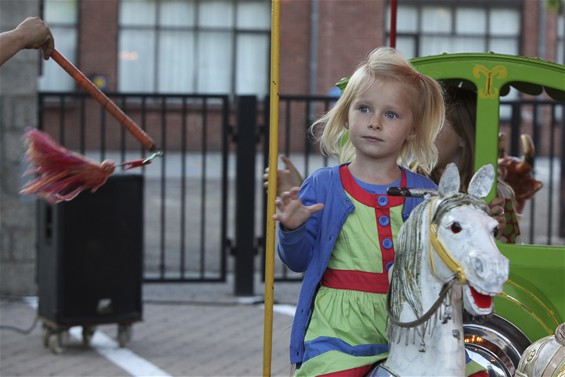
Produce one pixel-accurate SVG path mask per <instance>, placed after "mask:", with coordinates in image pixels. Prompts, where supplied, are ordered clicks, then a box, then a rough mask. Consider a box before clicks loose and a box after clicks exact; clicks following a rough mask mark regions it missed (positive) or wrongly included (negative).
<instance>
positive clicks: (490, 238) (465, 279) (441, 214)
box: [430, 164, 509, 315]
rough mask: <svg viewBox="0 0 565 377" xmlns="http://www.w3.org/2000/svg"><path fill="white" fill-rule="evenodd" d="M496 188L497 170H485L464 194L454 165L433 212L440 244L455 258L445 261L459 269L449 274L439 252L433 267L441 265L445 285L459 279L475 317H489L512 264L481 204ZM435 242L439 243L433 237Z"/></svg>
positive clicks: (445, 177)
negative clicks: (461, 191)
mask: <svg viewBox="0 0 565 377" xmlns="http://www.w3.org/2000/svg"><path fill="white" fill-rule="evenodd" d="M493 182H494V168H493V166H492V165H485V166H483V167H482V168H481V169H479V170H478V171H477V173H475V175H474V176H473V178H472V179H471V182H470V183H469V188H468V192H467V194H461V193H459V171H458V169H457V167H456V166H455V165H454V164H450V165H449V166H448V167H447V169H446V171H445V173H444V175H443V176H442V178H441V180H440V183H439V199H438V200H436V201H435V203H434V206H435V208H433V209H430V210H434V211H435V213H434V218H433V220H432V224H434V225H435V229H436V230H437V239H438V240H441V243H442V244H443V245H444V247H445V250H446V252H447V253H448V254H449V255H450V256H451V257H448V258H447V259H446V260H447V261H450V262H451V266H455V269H456V271H453V270H452V268H449V266H450V263H449V262H448V263H447V264H446V263H441V260H440V259H442V258H441V257H440V256H441V252H439V253H438V252H437V251H438V250H436V253H435V254H434V261H437V262H439V263H438V264H439V266H438V268H437V269H438V271H437V272H438V273H437V274H436V277H437V278H438V279H440V280H442V281H444V282H445V281H446V279H449V278H450V276H451V275H452V274H453V273H454V272H456V273H457V274H458V278H459V282H460V283H461V284H463V285H464V288H463V293H464V295H463V298H464V307H465V309H466V310H467V311H468V312H469V313H470V314H472V315H487V314H490V313H491V312H492V310H493V306H492V296H496V295H497V294H499V293H501V292H502V287H503V285H504V283H505V282H506V280H507V279H508V266H509V263H508V259H506V258H505V257H504V256H503V255H502V254H501V253H500V251H499V250H498V247H497V246H496V242H495V235H496V231H497V226H498V222H497V221H496V220H494V219H493V218H492V217H491V216H490V211H489V209H488V206H487V205H486V204H485V203H484V201H483V200H482V199H483V198H485V197H486V196H487V194H488V193H489V191H490V189H491V187H492V184H493ZM430 238H431V239H432V240H434V235H433V234H431V235H430ZM439 247H441V246H439ZM437 248H438V247H437V245H436V249H437ZM446 260H444V262H445V261H446ZM440 266H441V267H440ZM445 267H448V268H447V271H446V268H445Z"/></svg>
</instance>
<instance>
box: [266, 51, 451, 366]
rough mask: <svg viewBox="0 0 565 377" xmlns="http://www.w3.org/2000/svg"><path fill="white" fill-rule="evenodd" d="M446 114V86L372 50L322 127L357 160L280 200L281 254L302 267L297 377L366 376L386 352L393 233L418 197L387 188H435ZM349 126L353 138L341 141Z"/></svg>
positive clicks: (332, 145)
mask: <svg viewBox="0 0 565 377" xmlns="http://www.w3.org/2000/svg"><path fill="white" fill-rule="evenodd" d="M443 121H444V102H443V96H442V90H441V87H440V85H439V84H438V83H437V82H436V81H434V80H433V79H431V78H429V77H426V76H423V75H421V74H419V73H418V72H417V71H416V70H415V69H414V68H413V67H412V66H411V65H410V63H409V62H408V61H407V60H406V59H404V58H403V57H402V56H400V55H399V54H398V53H397V52H396V51H395V50H393V49H391V48H379V49H376V50H374V51H372V52H371V53H370V54H369V56H368V58H367V60H366V61H365V62H363V63H362V64H361V65H360V66H359V68H358V69H357V70H356V71H355V73H354V74H353V76H352V77H351V79H350V81H349V83H348V85H347V87H346V88H345V91H344V93H343V95H342V96H341V97H340V99H339V100H338V102H337V103H336V105H335V106H334V107H333V108H332V109H331V110H330V111H329V112H328V113H327V114H326V115H324V116H323V117H322V118H321V119H319V120H318V121H317V122H315V123H314V125H313V126H312V127H314V128H317V127H323V132H322V134H321V137H320V146H321V149H322V152H323V153H325V154H335V155H338V154H339V152H340V148H343V150H342V151H341V159H342V160H344V161H351V163H344V164H341V165H339V166H334V167H327V168H321V169H319V170H317V171H315V172H314V173H313V174H312V175H311V176H310V177H308V178H307V179H306V180H305V181H304V183H303V185H302V187H301V188H300V189H299V188H297V187H296V188H293V189H291V190H290V191H289V192H285V193H283V194H282V195H281V197H280V198H279V200H277V208H278V213H277V214H276V215H274V219H275V220H277V221H279V222H280V227H279V233H278V236H279V243H278V253H279V256H280V258H281V260H282V261H283V262H284V263H285V264H286V265H287V266H288V267H289V268H290V269H291V270H293V271H297V272H304V273H305V274H304V280H303V283H302V287H301V292H300V296H299V300H298V305H297V309H296V314H295V317H294V324H293V327H292V334H291V345H290V358H291V363H293V364H296V368H297V369H296V375H297V376H318V375H334V376H337V375H339V376H345V375H347V376H357V375H358V376H362V375H364V374H366V373H367V372H368V371H369V370H370V369H371V367H372V366H373V364H374V363H375V362H377V361H379V360H382V359H384V358H385V357H386V351H387V348H388V347H387V337H386V311H385V301H386V292H387V290H388V274H387V267H388V265H390V263H392V261H393V259H394V243H395V240H396V235H397V232H398V230H399V228H400V226H401V225H402V223H403V221H404V220H405V219H406V218H408V216H409V214H410V211H411V210H412V209H413V208H414V206H415V205H417V204H418V203H419V200H418V199H415V198H407V199H406V200H405V199H404V198H401V197H389V196H387V195H386V189H387V188H388V187H389V186H403V187H418V188H434V189H435V188H436V187H437V186H436V185H435V183H433V181H431V180H430V179H428V178H426V177H424V176H421V175H418V174H416V173H413V172H410V171H409V170H407V169H405V168H403V167H401V166H400V165H399V164H402V165H404V166H408V165H409V164H411V163H413V162H416V163H417V164H418V165H419V166H420V167H421V168H422V169H424V171H426V172H427V173H429V171H430V170H431V169H432V167H433V166H434V165H435V162H436V159H437V150H436V147H435V146H434V142H433V141H434V139H435V137H436V135H437V134H438V132H439V130H440V128H441V125H442V124H443ZM347 130H348V132H349V138H348V139H345V140H346V141H345V144H343V143H344V138H342V135H343V133H344V132H346V131H347Z"/></svg>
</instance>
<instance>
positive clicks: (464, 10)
mask: <svg viewBox="0 0 565 377" xmlns="http://www.w3.org/2000/svg"><path fill="white" fill-rule="evenodd" d="M508 4H509V5H507V6H506V7H500V6H498V7H495V6H492V5H490V4H489V3H488V2H482V1H476V2H470V1H466V2H464V3H463V2H462V1H451V2H445V1H442V2H436V5H434V2H433V1H425V2H424V1H410V0H406V1H405V2H404V3H403V4H402V5H399V6H398V9H397V22H396V28H397V30H396V48H397V49H398V50H399V51H400V52H402V54H403V55H404V56H405V57H407V58H413V57H419V56H429V55H438V54H441V53H445V52H447V53H463V52H489V51H492V52H496V53H499V54H508V55H520V40H521V33H520V30H521V21H520V20H521V8H520V7H519V5H520V2H509V3H508ZM387 38H388V39H389V40H390V7H389V9H388V17H387ZM517 97H518V92H517V91H516V90H515V89H514V88H512V89H511V90H510V92H509V93H508V94H507V95H506V96H505V97H504V100H512V99H516V98H517ZM509 117H510V109H509V108H507V107H501V109H500V118H501V119H507V118H509Z"/></svg>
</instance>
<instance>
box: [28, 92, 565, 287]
mask: <svg viewBox="0 0 565 377" xmlns="http://www.w3.org/2000/svg"><path fill="white" fill-rule="evenodd" d="M109 97H110V98H111V99H112V100H114V101H115V102H116V103H117V104H118V106H120V108H121V109H122V110H124V111H125V112H126V113H127V114H128V115H129V116H130V117H131V118H132V119H133V120H134V121H136V122H137V123H138V124H139V125H140V127H142V128H143V129H144V130H146V132H147V133H148V134H149V135H151V136H152V137H153V138H154V139H155V141H156V143H157V145H158V146H159V147H160V149H162V150H163V152H164V156H163V157H162V158H160V159H157V160H155V161H154V162H153V163H152V164H151V165H148V166H146V167H144V168H141V169H140V170H139V169H138V170H139V171H137V172H136V173H139V172H141V173H142V174H143V176H144V185H145V190H144V191H145V198H144V206H145V211H144V213H145V219H144V224H145V226H144V233H145V235H144V250H143V254H144V262H145V263H144V264H145V271H144V280H145V281H147V282H225V281H226V279H227V274H228V273H229V272H233V274H234V284H235V293H236V294H238V295H249V294H253V279H254V275H257V274H261V271H263V270H264V269H263V268H262V267H263V258H262V255H264V236H263V235H264V234H265V223H266V221H265V216H266V213H265V208H266V206H265V204H266V195H264V193H265V191H264V189H263V182H262V175H263V169H264V167H265V166H266V164H267V161H268V156H267V152H268V145H267V144H268V140H269V137H268V136H269V127H268V126H267V120H268V119H269V114H268V111H269V109H268V106H267V105H266V104H268V103H269V101H268V99H266V100H264V101H260V100H258V99H257V98H256V97H253V96H244V97H237V98H235V100H233V101H230V99H229V98H228V97H227V96H224V95H180V94H178V95H177V94H170V95H157V94H136V93H134V94H112V93H111V94H109ZM333 101H335V98H333V97H321V96H287V95H281V96H280V123H279V142H280V144H279V151H280V153H281V154H285V155H288V156H290V157H291V158H292V160H293V161H294V163H295V164H296V166H297V167H298V169H299V170H300V171H301V172H302V173H303V174H304V175H305V176H306V175H308V174H309V173H311V172H312V171H313V170H315V169H317V168H318V167H321V166H325V165H328V164H332V163H335V161H334V160H331V159H328V158H325V157H323V156H321V155H320V153H319V150H318V148H317V146H316V145H315V143H313V142H312V140H311V139H310V138H309V137H308V133H307V129H308V127H309V125H310V124H311V123H312V121H313V120H314V119H316V118H317V117H319V116H320V115H321V114H322V113H324V112H325V111H327V110H328V109H329V108H330V107H331V105H332V103H333ZM563 107H564V104H563V103H558V102H555V101H531V100H519V101H512V102H503V103H502V104H501V109H502V110H501V111H502V114H506V115H504V116H503V117H501V131H503V132H505V133H507V136H508V140H509V151H508V152H509V154H510V155H513V156H520V155H521V154H522V151H521V150H520V147H519V135H520V134H521V133H528V134H530V135H531V136H532V139H533V140H534V143H535V146H536V150H537V157H536V162H535V164H536V165H535V175H536V178H537V179H540V180H542V181H543V182H544V188H543V189H542V190H541V191H540V192H539V193H538V194H537V195H536V197H535V198H534V199H533V200H531V201H529V203H528V205H526V209H525V210H524V213H523V216H522V220H521V227H522V241H523V242H525V243H537V244H549V245H555V244H558V245H563V244H565V229H564V228H565V219H564V214H565V208H564V206H565V204H564V203H565V198H564V197H563V186H564V184H565V179H564V177H565V169H563V166H565V160H564V159H565V135H564V133H565V125H564V120H563V119H564V110H563ZM39 128H40V129H43V130H45V131H46V132H47V133H49V134H50V135H51V136H53V137H55V138H56V139H57V140H58V141H59V142H60V143H61V144H63V145H64V146H66V147H67V148H69V149H72V150H74V151H77V152H78V153H80V154H83V155H86V156H88V157H90V158H92V159H93V160H95V161H98V162H101V161H102V160H104V159H111V160H113V161H115V162H116V163H118V164H121V163H123V162H126V161H129V160H134V159H139V158H143V157H146V156H147V155H148V154H149V152H147V151H145V150H143V148H142V147H141V146H140V145H139V143H138V142H137V141H136V140H135V139H134V138H133V137H131V136H130V135H129V134H128V133H127V131H125V129H124V128H123V127H121V126H120V125H119V124H118V123H117V122H116V121H115V120H114V119H113V118H111V116H110V115H107V114H106V112H105V110H104V109H103V108H101V107H100V105H98V104H97V103H96V102H95V101H94V100H92V99H91V98H90V97H89V96H88V95H86V94H84V93H41V94H40V95H39ZM275 259H276V260H277V262H276V263H277V265H276V275H275V279H276V280H287V281H288V280H300V279H301V275H299V274H294V273H291V272H289V271H288V270H287V269H286V268H284V266H283V265H282V264H281V263H280V261H278V259H277V258H275Z"/></svg>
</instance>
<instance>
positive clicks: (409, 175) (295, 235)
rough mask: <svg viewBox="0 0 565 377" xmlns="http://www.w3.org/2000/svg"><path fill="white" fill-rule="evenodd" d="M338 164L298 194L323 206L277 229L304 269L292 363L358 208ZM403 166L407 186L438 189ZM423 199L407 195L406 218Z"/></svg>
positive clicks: (290, 256) (283, 247)
mask: <svg viewBox="0 0 565 377" xmlns="http://www.w3.org/2000/svg"><path fill="white" fill-rule="evenodd" d="M339 167H340V165H338V166H332V167H325V168H321V169H318V170H316V171H315V172H314V173H313V174H312V175H310V176H309V177H308V178H307V179H306V180H305V181H304V183H303V185H302V187H301V189H300V193H299V195H300V198H301V200H302V203H303V204H304V205H306V206H309V205H312V204H315V203H324V209H323V210H322V211H320V212H318V213H316V214H314V215H313V216H311V217H310V218H309V219H308V221H307V222H306V223H305V224H303V225H302V226H300V227H298V228H296V229H294V230H292V231H283V230H282V229H281V228H280V227H279V230H278V245H277V252H278V255H279V257H280V258H281V260H282V261H283V263H284V264H285V265H286V266H287V267H288V268H289V269H291V270H292V271H295V272H304V278H303V281H302V287H301V289H300V295H299V297H298V304H297V307H296V313H295V315H294V322H293V325H292V332H291V337H290V362H291V364H294V363H301V362H302V359H303V355H304V336H305V334H306V328H307V326H308V323H309V321H310V316H311V314H312V302H313V298H314V295H315V294H316V291H317V288H318V284H319V283H320V280H321V278H322V275H323V274H324V271H325V270H326V267H327V265H328V261H329V259H330V255H331V253H332V250H333V248H334V244H335V241H336V239H337V236H338V234H339V232H340V231H341V228H342V226H343V224H344V223H345V220H346V218H347V216H349V214H350V213H351V212H353V210H354V209H355V207H354V205H353V203H352V202H351V200H350V199H349V197H348V196H347V195H346V193H345V189H344V188H343V185H342V184H341V179H340V175H339ZM401 168H402V169H403V170H404V171H405V172H406V185H407V187H409V188H431V189H437V185H436V184H435V183H434V182H433V181H432V180H431V179H429V178H427V177H424V176H422V175H419V174H416V173H413V172H411V171H409V170H408V169H405V168H403V167H401ZM421 202H422V199H420V198H406V202H405V205H404V210H403V213H402V217H403V220H404V221H405V220H406V219H407V218H408V216H409V215H410V212H412V209H414V207H415V206H416V205H418V204H420V203H421Z"/></svg>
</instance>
